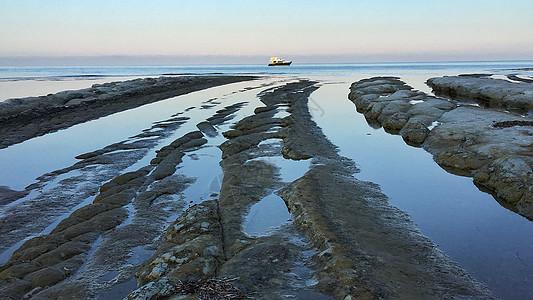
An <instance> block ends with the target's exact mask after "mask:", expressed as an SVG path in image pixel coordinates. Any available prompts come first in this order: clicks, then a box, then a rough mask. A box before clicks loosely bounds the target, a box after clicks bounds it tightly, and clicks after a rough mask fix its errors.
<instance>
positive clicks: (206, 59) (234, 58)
mask: <svg viewBox="0 0 533 300" xmlns="http://www.w3.org/2000/svg"><path fill="white" fill-rule="evenodd" d="M279 56H281V57H285V58H290V59H291V60H292V61H293V63H294V62H296V64H298V60H300V61H301V62H300V63H299V64H373V63H375V64H399V63H467V62H521V61H533V58H522V57H520V58H497V57H494V58H492V57H484V56H483V57H479V58H476V57H469V56H470V55H446V54H443V55H428V57H426V58H423V57H421V58H419V59H416V58H415V57H416V56H418V55H402V54H397V55H383V54H376V55H292V56H291V55H279ZM384 56H387V58H385V57H384ZM391 56H392V57H391ZM457 56H459V57H457ZM461 56H466V57H461ZM269 58H270V57H269V56H266V55H68V56H60V55H33V56H23V55H0V67H15V66H20V67H23V66H26V67H53V66H57V67H59V66H196V65H261V64H263V63H264V62H268V59H269ZM191 59H200V60H201V61H202V62H198V63H193V62H190V61H189V60H191ZM117 60H118V61H117ZM171 60H177V61H171ZM222 60H230V61H229V62H221V61H222ZM259 61H261V62H259Z"/></svg>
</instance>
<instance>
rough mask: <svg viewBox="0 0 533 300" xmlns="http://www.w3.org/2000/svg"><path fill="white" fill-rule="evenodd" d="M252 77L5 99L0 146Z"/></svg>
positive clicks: (172, 80) (153, 82)
mask: <svg viewBox="0 0 533 300" xmlns="http://www.w3.org/2000/svg"><path fill="white" fill-rule="evenodd" d="M255 78H256V77H253V76H207V77H206V76H198V77H194V76H180V77H159V78H146V79H135V80H130V81H124V82H113V83H108V84H104V85H94V86H93V87H91V88H88V89H83V90H78V91H65V92H59V93H57V94H53V95H48V96H41V97H28V98H22V99H11V100H6V101H3V102H0V125H1V126H0V148H5V147H7V146H9V145H12V144H14V143H20V142H22V141H24V140H27V139H29V138H32V137H35V136H39V135H43V134H46V133H48V132H52V131H56V130H59V129H63V128H68V127H70V126H72V125H75V124H79V123H83V122H86V121H88V120H93V119H96V118H100V117H103V116H107V115H110V114H112V113H116V112H119V111H123V110H126V109H131V108H135V107H139V106H142V105H144V104H148V103H152V102H156V101H160V100H163V99H168V98H171V97H174V96H178V95H183V94H186V93H190V92H193V91H197V90H201V89H205V88H209V87H213V86H217V85H223V84H228V83H233V82H240V81H246V80H253V79H255ZM228 114H229V113H228ZM222 122H223V121H222ZM36 124H39V126H36ZM172 126H174V125H172Z"/></svg>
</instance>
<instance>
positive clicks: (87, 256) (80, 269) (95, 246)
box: [71, 235, 103, 278]
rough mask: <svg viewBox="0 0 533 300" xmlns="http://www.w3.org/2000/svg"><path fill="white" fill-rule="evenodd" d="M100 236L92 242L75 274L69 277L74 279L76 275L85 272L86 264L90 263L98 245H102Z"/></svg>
mask: <svg viewBox="0 0 533 300" xmlns="http://www.w3.org/2000/svg"><path fill="white" fill-rule="evenodd" d="M102 240H103V238H102V236H101V235H100V236H99V237H98V238H97V239H96V241H94V243H93V245H92V247H91V250H89V252H87V255H86V256H85V261H84V262H83V264H82V265H81V266H80V267H79V268H78V270H77V271H76V273H74V274H72V275H71V277H73V278H75V277H76V276H78V274H80V273H81V272H83V270H85V267H87V264H88V263H89V262H90V261H91V258H92V256H93V254H94V252H96V250H98V248H99V247H100V245H101V244H102Z"/></svg>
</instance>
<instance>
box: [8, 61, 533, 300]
mask: <svg viewBox="0 0 533 300" xmlns="http://www.w3.org/2000/svg"><path fill="white" fill-rule="evenodd" d="M466 73H491V74H498V75H506V74H517V75H522V76H530V77H533V61H508V62H505V61H503V62H452V63H439V62H436V63H388V64H387V63H379V64H378V63H376V64H307V65H299V64H297V63H295V64H294V65H292V66H290V67H267V66H266V65H212V66H126V67H110V66H104V67H10V68H7V67H0V101H3V100H5V99H8V98H13V97H28V96H39V95H46V94H48V93H55V92H58V91H62V90H69V89H80V88H86V87H90V86H91V85H93V84H95V83H103V82H109V81H118V80H126V79H130V78H137V77H148V76H161V75H165V74H173V75H205V76H211V75H220V74H238V75H259V76H266V77H274V78H284V77H302V78H311V79H316V80H320V81H321V82H322V83H325V84H324V85H322V87H321V88H320V89H318V90H317V91H316V92H315V93H313V94H312V95H311V101H310V110H311V113H312V114H313V117H314V119H315V121H316V122H317V123H318V125H319V126H320V127H322V129H323V130H324V132H325V134H326V136H327V137H328V138H329V139H330V140H331V141H332V142H333V143H335V144H336V145H337V146H339V150H340V153H341V154H342V155H344V156H346V157H349V158H351V159H352V160H354V161H355V163H356V164H357V165H358V166H359V167H360V169H361V172H360V173H359V174H356V175H355V176H356V177H357V178H359V179H361V180H368V181H372V182H375V183H378V184H379V185H380V186H381V188H382V190H383V192H384V193H385V194H386V195H387V196H389V197H390V203H391V204H392V205H395V206H397V207H399V208H400V209H402V210H404V211H406V212H407V213H408V214H409V215H410V216H411V218H412V219H413V221H414V222H415V223H416V224H417V225H418V227H419V228H420V230H421V231H422V233H424V234H425V235H427V236H428V237H430V238H431V239H432V240H433V241H434V242H435V243H436V244H438V245H439V247H440V248H441V249H442V250H443V251H444V252H445V253H447V254H448V255H449V256H451V257H452V259H453V260H455V261H457V262H458V263H459V264H460V265H461V267H463V268H465V269H466V271H467V272H468V273H470V274H472V275H473V276H474V277H475V278H477V279H478V280H480V281H482V282H484V283H485V284H487V285H488V286H489V288H490V289H491V290H492V291H493V293H494V294H495V295H496V296H497V297H500V298H503V299H528V298H533V288H531V282H532V281H533V271H531V268H530V266H531V265H533V223H532V222H530V221H529V220H527V219H525V218H523V217H521V216H519V215H517V214H515V213H513V212H510V211H508V210H507V209H505V208H503V207H501V206H500V205H499V204H498V203H497V202H496V201H495V200H494V199H493V198H492V197H491V196H490V195H489V194H486V193H483V192H481V191H479V190H478V189H477V188H476V187H475V186H474V185H473V183H472V179H471V178H467V177H460V176H456V175H452V174H449V173H446V172H445V171H444V170H442V169H441V168H440V167H439V166H438V165H437V164H435V163H434V162H433V160H432V158H431V155H429V154H428V153H427V152H425V151H424V150H423V149H420V148H413V147H410V146H408V145H406V144H405V143H404V142H403V140H402V139H401V137H399V136H394V135H390V134H388V133H385V132H384V131H383V130H382V129H375V128H372V127H370V126H368V124H366V121H365V120H364V117H362V115H360V114H358V113H357V112H356V111H355V107H354V105H353V104H352V103H351V102H350V101H349V100H348V99H347V94H348V92H349V90H348V88H349V85H350V83H352V82H354V81H357V80H360V79H363V78H369V77H373V76H398V77H400V78H401V79H402V80H404V81H406V82H407V83H408V84H410V85H411V86H413V87H414V88H416V89H419V90H422V91H424V92H428V93H431V90H430V89H429V88H428V87H427V86H426V85H425V83H424V82H425V81H426V80H427V79H428V78H430V77H436V76H445V75H458V74H466ZM246 85H248V83H239V84H234V85H231V86H227V87H217V88H214V89H210V90H206V91H200V92H196V93H191V94H189V95H184V96H180V97H177V98H176V100H180V101H178V102H176V103H180V102H183V103H181V104H180V105H183V108H186V107H189V106H190V105H192V103H193V102H194V103H196V102H198V103H201V102H202V101H204V100H206V99H210V98H212V97H220V98H221V99H223V98H224V97H223V96H221V95H225V94H230V93H231V91H233V90H238V89H242V87H243V86H246ZM254 93H255V92H254ZM252 98H253V97H252ZM186 99H188V100H186ZM186 101H191V103H186ZM235 101H237V100H235ZM239 101H240V100H239ZM167 102H169V103H170V102H172V101H170V100H168V101H167ZM163 104H165V103H163V102H161V103H159V104H153V105H151V106H146V107H141V108H137V109H134V110H130V111H127V112H122V113H118V114H115V115H112V116H108V117H105V118H102V119H100V120H94V121H90V122H87V123H84V124H80V125H77V126H73V127H71V128H69V129H65V130H62V131H59V132H56V133H51V134H48V135H45V136H42V137H38V138H35V139H32V140H29V141H26V142H23V143H21V144H18V145H13V146H11V147H8V148H6V149H0V186H2V185H5V186H9V187H11V188H14V189H22V188H23V187H24V186H25V185H27V184H29V183H31V182H32V180H33V179H34V178H35V177H37V176H38V175H41V174H43V173H45V172H48V171H52V170H54V169H57V168H60V167H65V166H67V165H70V164H72V163H74V162H75V159H74V156H75V155H77V154H80V153H83V152H88V151H92V150H95V149H97V148H99V147H103V146H105V145H107V144H109V143H112V142H115V141H119V140H121V139H125V138H127V137H128V136H131V135H133V134H135V132H137V131H138V130H140V129H142V128H144V127H146V126H149V124H151V123H152V122H154V121H158V120H160V119H162V118H163V116H159V114H164V113H166V109H154V107H157V106H158V105H163ZM150 107H152V110H153V113H149V112H150V111H151V110H150ZM215 109H217V108H213V110H215ZM189 113H190V114H191V117H194V116H196V117H198V118H200V119H202V118H205V116H203V115H202V114H206V115H209V114H210V113H212V112H209V111H202V110H200V109H196V110H192V111H190V112H189ZM143 122H144V123H143ZM189 123H190V124H186V125H184V126H183V130H185V129H187V130H189V129H190V128H188V127H187V126H189V125H190V126H192V127H191V128H194V124H195V123H194V122H189ZM106 124H107V125H106ZM135 126H140V127H139V128H136V127H135ZM143 126H144V127H143ZM102 127H105V128H106V130H105V134H102V132H104V130H101V128H102ZM347 128H348V129H350V130H346V129H347ZM80 130H83V131H80ZM130 131H131V132H130ZM87 136H98V138H95V139H87V138H81V137H87ZM43 149H48V150H47V151H43ZM69 151H70V152H69ZM51 153H53V155H52V154H51ZM216 167H217V168H218V166H216ZM14 170H17V172H18V173H20V175H17V174H18V173H17V172H15V171H14ZM206 172H207V173H209V171H206ZM217 174H218V173H217ZM209 179H210V178H209Z"/></svg>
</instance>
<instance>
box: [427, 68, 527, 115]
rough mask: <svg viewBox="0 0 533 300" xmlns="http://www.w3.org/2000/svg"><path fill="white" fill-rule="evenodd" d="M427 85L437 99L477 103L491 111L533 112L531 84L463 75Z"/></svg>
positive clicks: (434, 79)
mask: <svg viewBox="0 0 533 300" xmlns="http://www.w3.org/2000/svg"><path fill="white" fill-rule="evenodd" d="M427 84H428V85H429V86H430V87H431V88H432V89H433V91H434V92H435V94H437V95H442V96H448V97H451V98H454V99H459V100H461V99H466V100H473V101H476V102H478V103H480V104H482V105H484V106H488V107H503V108H506V109H509V110H519V111H524V112H527V111H530V110H533V84H531V83H529V82H510V81H507V80H504V79H494V78H488V77H486V76H472V75H471V76H468V75H461V76H444V77H437V78H430V79H428V81H427Z"/></svg>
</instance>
